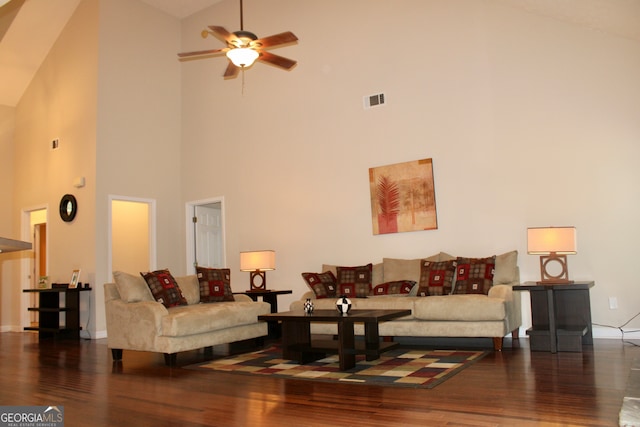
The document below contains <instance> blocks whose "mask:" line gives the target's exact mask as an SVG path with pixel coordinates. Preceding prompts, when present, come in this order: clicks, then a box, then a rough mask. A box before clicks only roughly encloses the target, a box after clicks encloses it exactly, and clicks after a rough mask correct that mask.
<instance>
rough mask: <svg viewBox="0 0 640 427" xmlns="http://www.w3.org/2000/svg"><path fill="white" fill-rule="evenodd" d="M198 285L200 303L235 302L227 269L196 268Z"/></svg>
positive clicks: (229, 273) (229, 271) (229, 272)
mask: <svg viewBox="0 0 640 427" xmlns="http://www.w3.org/2000/svg"><path fill="white" fill-rule="evenodd" d="M196 276H197V277H198V283H199V285H200V302H221V301H235V299H234V298H233V291H232V290H231V270H230V269H228V268H205V267H196Z"/></svg>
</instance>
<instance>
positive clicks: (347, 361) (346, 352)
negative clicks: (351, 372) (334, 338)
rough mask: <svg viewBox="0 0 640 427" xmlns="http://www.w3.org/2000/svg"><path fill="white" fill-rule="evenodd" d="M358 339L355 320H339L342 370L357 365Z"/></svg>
mask: <svg viewBox="0 0 640 427" xmlns="http://www.w3.org/2000/svg"><path fill="white" fill-rule="evenodd" d="M355 349H356V341H355V333H354V331H353V322H349V321H346V320H343V321H341V322H340V321H339V322H338V358H339V359H340V370H341V371H346V370H348V369H351V368H353V367H354V366H356V352H355Z"/></svg>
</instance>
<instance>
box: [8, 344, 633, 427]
mask: <svg viewBox="0 0 640 427" xmlns="http://www.w3.org/2000/svg"><path fill="white" fill-rule="evenodd" d="M519 341H520V342H518V341H515V342H513V343H512V342H511V341H510V340H505V347H504V350H503V351H502V352H497V353H491V354H490V355H488V356H487V357H485V358H483V359H482V360H480V361H478V362H477V363H476V364H474V365H473V366H472V367H471V368H468V369H466V370H464V371H462V372H461V373H459V374H458V375H456V376H454V377H453V378H451V379H449V380H448V381H446V382H444V383H443V384H440V385H438V386H437V387H436V388H434V389H431V390H426V389H412V388H390V387H377V386H362V385H355V384H337V385H336V384H329V383H320V382H318V383H315V382H309V381H302V380H288V379H280V378H270V377H254V376H248V375H242V376H241V375H234V374H229V373H222V372H208V373H203V372H199V371H192V370H187V369H182V366H184V365H187V364H191V363H197V362H200V361H202V360H203V358H204V357H205V356H204V352H202V351H193V352H186V353H181V354H180V355H179V356H178V364H177V366H175V367H168V366H166V365H165V364H164V358H163V356H162V355H160V354H153V353H146V352H131V351H125V352H124V358H123V361H122V362H121V363H113V362H112V360H111V355H110V351H109V350H108V349H107V346H106V340H81V341H73V340H71V341H65V340H60V341H56V340H53V339H51V340H43V341H42V342H39V340H38V336H37V334H34V333H14V332H5V333H0V405H3V406H6V405H21V406H24V405H60V406H64V410H65V425H66V426H68V427H69V426H71V427H73V426H86V425H91V426H109V427H118V426H127V427H128V426H132V425H135V426H141V427H144V426H187V427H190V426H194V427H195V426H225V427H228V426H275V425H278V426H287V425H291V426H293V425H295V426H296V427H297V426H326V425H332V426H350V427H360V426H362V427H369V426H381V425H384V426H395V425H398V426H448V427H451V426H515V425H517V426H615V425H617V423H618V413H619V411H620V408H621V406H622V398H623V396H624V391H625V389H626V385H627V379H628V377H629V373H630V368H631V365H632V362H633V359H634V358H640V348H638V347H635V346H632V345H629V344H625V343H623V342H621V341H618V340H603V339H596V340H595V344H594V346H593V347H585V351H583V352H582V353H558V354H550V353H544V352H531V351H530V350H529V348H528V341H527V340H526V339H521V340H519ZM487 346H488V347H490V346H491V343H490V342H488V343H487Z"/></svg>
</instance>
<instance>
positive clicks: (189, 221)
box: [185, 196, 227, 274]
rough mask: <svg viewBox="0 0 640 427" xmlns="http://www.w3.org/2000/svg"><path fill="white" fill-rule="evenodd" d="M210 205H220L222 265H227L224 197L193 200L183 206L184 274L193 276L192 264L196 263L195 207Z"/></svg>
mask: <svg viewBox="0 0 640 427" xmlns="http://www.w3.org/2000/svg"><path fill="white" fill-rule="evenodd" d="M211 203H220V216H221V220H222V233H221V234H222V264H223V265H225V266H226V265H227V238H226V232H227V227H226V219H225V213H224V211H225V204H224V196H219V197H212V198H210V199H202V200H194V201H191V202H187V203H186V204H185V222H186V228H185V230H186V233H185V235H186V243H187V266H186V267H187V269H186V274H195V270H194V264H195V262H196V253H195V245H196V240H195V238H194V236H193V234H194V233H193V213H194V211H195V208H196V206H202V205H210V204H211Z"/></svg>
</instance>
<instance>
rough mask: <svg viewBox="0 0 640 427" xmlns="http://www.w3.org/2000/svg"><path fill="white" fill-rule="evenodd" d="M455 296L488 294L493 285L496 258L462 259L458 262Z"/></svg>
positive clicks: (459, 258)
mask: <svg viewBox="0 0 640 427" xmlns="http://www.w3.org/2000/svg"><path fill="white" fill-rule="evenodd" d="M456 263H457V266H456V284H455V287H454V288H453V293H454V294H485V295H486V294H488V293H489V289H491V286H492V285H493V274H494V272H495V267H496V257H495V255H494V256H491V257H488V258H461V257H458V259H457V260H456Z"/></svg>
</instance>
